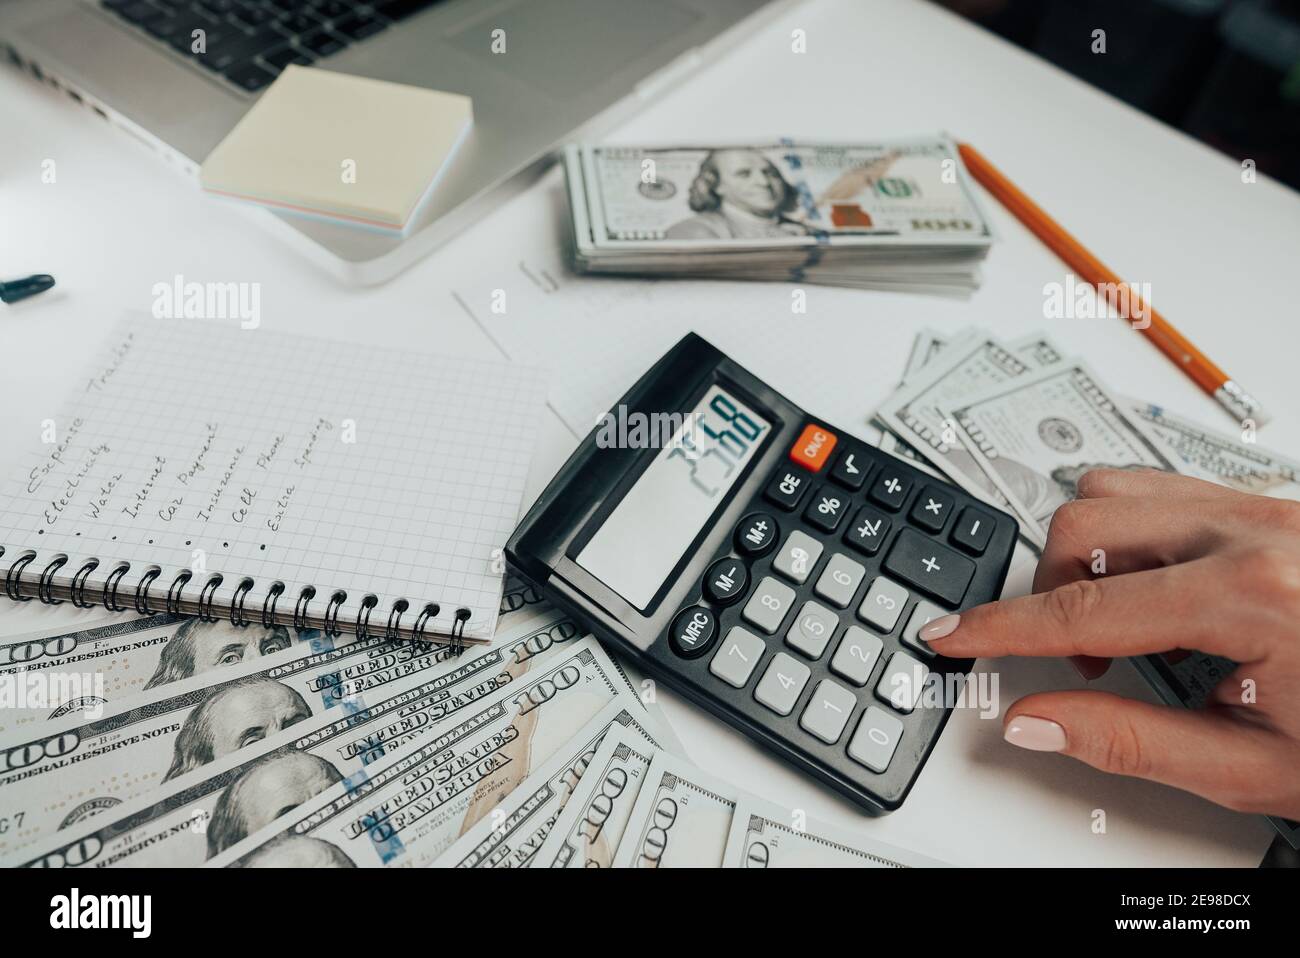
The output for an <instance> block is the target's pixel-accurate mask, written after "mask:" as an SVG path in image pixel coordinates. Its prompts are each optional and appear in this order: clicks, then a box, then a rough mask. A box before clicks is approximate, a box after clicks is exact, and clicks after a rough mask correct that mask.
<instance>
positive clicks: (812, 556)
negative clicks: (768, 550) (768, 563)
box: [772, 529, 822, 584]
mask: <svg viewBox="0 0 1300 958" xmlns="http://www.w3.org/2000/svg"><path fill="white" fill-rule="evenodd" d="M821 554H822V544H821V543H820V542H818V541H817V540H816V539H814V538H813V537H812V536H810V535H808V533H806V532H800V531H799V530H798V529H796V530H795V531H794V532H792V533H790V535H789V536H788V537H787V538H786V540H785V544H784V545H782V546H781V551H780V552H778V553H777V554H776V558H775V559H773V560H772V568H773V569H775V570H776V571H777V572H779V573H781V575H783V576H785V577H786V578H787V579H789V580H790V581H791V582H794V583H797V584H803V583H804V582H807V581H808V576H810V575H812V570H813V566H815V565H816V564H817V560H818V559H820V558H821Z"/></svg>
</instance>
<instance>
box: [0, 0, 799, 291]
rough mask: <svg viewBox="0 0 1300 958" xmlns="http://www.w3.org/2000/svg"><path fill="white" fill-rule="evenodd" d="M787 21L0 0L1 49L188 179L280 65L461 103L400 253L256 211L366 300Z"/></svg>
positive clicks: (351, 5) (706, 12)
mask: <svg viewBox="0 0 1300 958" xmlns="http://www.w3.org/2000/svg"><path fill="white" fill-rule="evenodd" d="M785 5H786V4H785V3H772V4H769V3H767V2H766V0H497V2H492V0H368V2H365V3H361V2H354V0H0V49H2V50H3V52H5V53H7V54H8V56H9V59H10V60H12V61H13V62H14V63H15V64H16V65H18V66H19V67H22V68H25V69H27V70H28V71H30V72H31V73H32V74H34V75H35V76H36V77H38V78H39V79H41V80H43V81H44V82H47V83H49V84H51V85H53V86H56V87H58V88H60V89H62V90H64V91H65V92H66V93H67V94H68V96H69V97H71V98H72V99H73V100H75V101H77V102H79V103H81V104H83V105H85V106H87V107H89V108H90V109H92V110H93V111H94V112H95V113H97V114H99V115H100V116H101V117H103V118H104V119H106V120H108V121H109V122H111V123H113V124H115V125H117V126H119V127H122V128H123V129H125V130H127V131H128V132H130V133H132V134H134V135H135V136H136V137H138V138H140V139H142V140H144V141H145V142H146V143H148V144H149V145H151V146H152V147H154V148H155V149H157V150H159V151H160V152H162V153H164V154H165V155H166V156H168V157H169V158H171V159H173V160H175V161H177V162H178V163H180V165H181V166H182V168H183V169H185V170H186V171H187V172H189V173H191V174H197V170H198V166H199V164H201V163H202V162H203V159H204V158H205V157H206V156H207V155H208V153H209V152H210V151H211V150H212V148H213V147H214V146H216V145H217V144H218V143H219V142H220V141H221V139H222V138H223V137H224V136H225V135H226V133H227V132H229V130H230V129H231V128H232V127H233V126H234V124H235V123H236V122H237V121H238V120H239V118H240V117H241V116H242V115H243V114H244V111H246V110H247V109H248V108H249V107H250V106H251V105H252V104H253V103H254V102H255V100H256V98H257V96H258V94H259V92H260V91H261V90H263V89H265V88H266V86H267V85H268V84H270V83H271V81H272V80H274V79H275V76H276V74H278V73H279V72H280V70H282V69H284V67H285V66H286V65H287V64H289V63H302V64H312V65H314V66H317V67H320V68H322V69H326V70H338V71H341V72H344V73H353V74H360V75H363V76H370V77H376V78H379V79H383V80H393V81H397V82H400V83H409V84H415V85H419V86H428V87H433V88H435V89H441V90H451V91H454V92H457V93H464V94H467V95H468V96H470V97H472V98H473V101H474V127H473V130H472V133H471V135H470V138H469V139H468V141H467V142H466V143H465V145H464V146H463V147H462V148H461V149H460V150H459V151H458V153H457V156H456V158H455V160H454V161H453V164H452V168H450V169H449V170H448V171H447V173H446V174H445V175H444V178H443V180H442V182H440V183H439V185H438V187H437V190H436V192H435V193H434V195H433V196H432V197H431V198H430V199H429V201H428V202H427V203H425V204H424V208H423V210H422V211H421V213H420V214H419V218H418V219H417V221H416V222H415V223H414V224H413V226H412V228H411V230H410V231H409V233H408V235H407V236H406V237H405V238H401V239H397V238H392V237H387V236H382V235H379V234H374V233H369V232H366V231H363V230H356V229H349V228H347V227H343V226H336V225H333V224H329V223H322V222H318V221H314V220H309V219H305V218H301V217H295V216H292V215H289V214H281V213H272V212H268V211H266V210H261V209H252V210H250V212H251V214H252V215H254V216H255V217H256V218H258V219H260V220H262V221H263V222H264V223H266V224H267V225H269V226H270V227H271V228H273V229H274V230H276V231H277V232H278V233H281V234H282V235H283V236H285V237H286V238H287V239H289V240H290V241H292V242H293V243H294V244H295V245H298V246H299V247H301V248H302V249H303V250H304V251H305V252H307V253H308V254H309V255H310V256H312V258H313V259H315V260H316V261H318V262H319V263H320V264H321V265H323V266H324V267H326V268H327V269H330V270H331V271H332V272H334V273H335V274H337V275H338V276H339V277H340V278H342V279H344V280H345V281H348V282H352V283H359V284H369V283H377V282H382V281H383V280H386V279H388V278H389V277H391V276H393V275H394V274H395V273H397V272H398V271H400V270H401V269H403V268H405V267H406V266H409V265H410V264H411V263H413V262H415V261H416V260H417V259H418V258H419V257H420V256H422V255H424V254H425V253H428V252H429V251H430V250H432V249H433V248H434V247H436V246H437V245H439V244H440V243H442V242H444V241H445V240H447V239H448V238H449V237H450V236H452V235H454V234H455V233H456V232H458V231H460V230H461V229H464V228H465V227H466V226H469V225H470V224H472V223H473V222H474V221H475V220H476V219H478V218H480V217H481V216H482V215H483V214H484V213H485V212H486V211H487V209H488V208H489V207H490V205H493V204H495V203H497V202H499V201H500V200H501V199H502V198H503V197H504V196H506V195H509V193H511V192H513V191H516V190H518V189H521V188H522V187H523V186H525V185H527V183H528V182H529V181H530V180H531V179H532V178H533V177H535V176H536V175H537V174H539V173H540V172H541V171H542V170H543V169H544V167H545V165H546V164H547V162H548V161H549V160H550V159H551V157H552V156H553V155H554V153H555V151H556V150H557V148H558V147H559V146H560V145H562V144H563V143H564V142H565V141H566V140H570V139H574V138H579V137H590V136H594V135H595V134H596V133H598V132H599V131H600V130H601V129H603V128H605V127H607V126H609V125H610V124H612V123H614V122H617V121H618V120H619V119H621V118H622V117H624V116H627V115H630V113H631V112H632V111H634V110H635V109H636V107H637V105H638V104H640V103H643V102H645V101H646V100H650V99H653V98H654V97H655V95H656V94H658V93H660V92H661V91H662V90H663V89H665V88H666V87H667V86H668V85H669V84H671V83H673V82H675V81H677V80H680V79H682V78H683V77H685V76H686V75H688V74H689V73H691V72H692V71H693V69H694V68H695V67H697V66H701V65H703V64H705V63H707V62H708V61H709V60H710V59H711V58H712V57H713V56H714V55H715V51H720V50H721V49H723V48H725V46H727V45H729V44H730V43H732V42H734V41H735V40H736V39H738V37H739V35H741V34H742V33H744V32H747V31H749V30H752V29H756V28H757V26H758V25H759V24H760V22H765V21H766V20H767V19H769V18H770V17H771V16H774V15H775V12H776V10H777V9H778V8H781V7H784V6H785ZM763 7H765V8H766V9H765V10H764V11H763V13H762V15H759V16H754V15H753V14H755V12H756V11H758V10H759V8H763ZM196 30H202V31H203V33H202V34H201V36H202V37H203V39H204V44H203V47H204V49H203V52H202V53H196V52H194V48H195V47H196V46H197V44H195V42H194V38H195V36H196V35H195V31H196Z"/></svg>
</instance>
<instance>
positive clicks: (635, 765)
mask: <svg viewBox="0 0 1300 958" xmlns="http://www.w3.org/2000/svg"><path fill="white" fill-rule="evenodd" d="M639 738H640V737H639V736H638V735H636V734H635V733H632V732H630V731H629V732H626V733H625V732H623V731H622V730H620V729H617V728H615V729H611V730H610V732H609V734H608V735H606V736H605V738H604V740H603V741H602V742H601V743H600V748H598V749H596V754H595V755H594V756H593V757H592V759H591V761H590V762H589V763H588V764H587V768H586V770H585V771H584V772H583V774H582V779H581V781H579V782H578V784H577V786H576V788H575V789H574V792H573V795H572V796H571V797H570V798H569V800H568V802H567V803H566V804H565V806H564V809H563V810H562V811H561V812H560V815H559V817H558V818H557V819H556V820H555V824H554V825H553V826H552V828H551V830H550V832H549V833H548V834H547V836H546V841H545V842H543V843H542V847H541V848H540V849H539V850H538V852H537V858H536V860H535V861H534V862H533V864H534V866H535V867H539V868H543V867H544V868H609V867H610V866H611V865H612V864H613V863H614V852H615V851H617V850H618V845H619V841H620V840H621V839H622V838H623V832H624V830H625V829H626V828H627V823H628V819H629V818H630V817H631V815H632V806H633V805H635V804H636V798H637V795H638V794H639V793H640V791H641V785H642V783H643V782H644V781H645V775H646V771H647V770H648V769H649V768H650V761H651V759H652V758H653V756H654V754H655V749H654V748H650V747H648V746H647V745H646V744H645V743H643V742H641V741H640V740H639Z"/></svg>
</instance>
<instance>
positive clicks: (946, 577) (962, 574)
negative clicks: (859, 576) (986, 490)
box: [885, 529, 975, 605]
mask: <svg viewBox="0 0 1300 958" xmlns="http://www.w3.org/2000/svg"><path fill="white" fill-rule="evenodd" d="M885 571H886V572H888V573H890V574H891V575H893V576H894V577H896V578H898V579H902V580H903V581H904V582H907V583H909V584H910V585H914V586H916V587H917V588H918V589H920V590H921V591H922V592H928V593H929V594H930V595H932V596H934V597H935V598H937V599H942V600H943V601H944V602H946V603H948V605H956V604H957V603H959V602H961V597H962V596H963V595H965V594H966V586H968V585H970V580H971V578H972V577H973V576H974V575H975V563H974V562H972V561H971V560H970V559H967V558H966V557H965V556H963V555H958V554H957V553H956V552H954V551H953V550H951V549H949V548H947V547H946V546H941V545H939V544H938V543H937V542H935V541H934V540H933V539H931V538H930V537H929V536H927V535H922V534H921V533H920V532H917V531H916V530H915V529H903V530H901V531H900V532H899V533H898V537H897V538H896V539H895V540H894V547H893V548H892V549H890V550H889V555H888V557H887V558H886V559H885Z"/></svg>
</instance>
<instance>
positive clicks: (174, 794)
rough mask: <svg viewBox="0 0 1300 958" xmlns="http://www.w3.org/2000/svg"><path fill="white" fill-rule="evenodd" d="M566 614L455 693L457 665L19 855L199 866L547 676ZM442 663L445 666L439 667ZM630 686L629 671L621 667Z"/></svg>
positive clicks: (562, 642)
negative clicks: (487, 673) (373, 767)
mask: <svg viewBox="0 0 1300 958" xmlns="http://www.w3.org/2000/svg"><path fill="white" fill-rule="evenodd" d="M561 625H567V623H566V622H565V621H564V620H557V621H555V622H553V623H552V625H551V626H550V627H549V629H545V630H541V631H535V632H533V633H531V634H528V635H520V636H516V641H515V642H514V643H513V644H512V645H511V646H510V654H509V656H508V658H507V660H506V661H504V662H503V663H502V667H501V668H500V670H499V671H496V672H495V673H494V674H492V675H490V676H488V677H485V678H483V680H482V681H480V682H479V683H478V684H476V685H474V686H473V687H471V688H462V689H461V691H459V692H457V693H456V694H451V695H449V694H447V689H448V686H449V685H452V684H455V683H454V682H452V681H449V679H454V678H455V676H454V674H451V673H448V674H443V675H436V674H432V672H425V673H416V674H414V675H410V676H407V677H406V678H404V679H401V680H399V681H397V682H395V683H393V684H392V685H391V686H389V687H386V688H384V689H382V690H381V694H380V695H372V696H370V697H368V698H367V697H363V696H357V697H356V698H355V699H354V700H352V701H350V702H349V703H348V704H347V707H346V708H345V709H339V710H332V711H330V712H327V713H325V714H323V715H318V716H313V717H312V718H310V719H307V720H305V721H304V722H302V723H300V724H299V725H296V726H292V727H290V728H288V729H286V730H285V731H283V732H281V733H279V734H278V735H275V736H272V737H271V738H268V739H265V740H264V741H263V742H261V743H258V744H257V745H255V746H250V747H248V748H246V749H242V750H240V751H238V752H234V753H231V754H230V755H227V756H225V757H224V758H222V759H219V760H217V761H215V762H212V763H211V764H209V765H204V766H202V767H200V768H198V769H195V770H194V771H193V772H190V773H187V774H186V775H182V776H180V777H179V778H176V779H174V780H172V781H169V782H166V783H164V784H163V785H162V786H161V787H160V788H159V789H157V790H154V791H151V792H149V793H147V794H145V795H141V796H139V797H138V798H136V799H134V800H132V801H128V802H124V803H122V804H121V805H118V806H115V807H114V808H112V809H110V810H108V811H106V812H105V813H103V814H100V815H96V816H94V817H93V818H90V819H87V820H85V821H82V822H80V823H78V824H76V825H73V826H70V827H68V828H67V829H64V830H61V831H59V832H57V833H56V834H55V835H53V836H49V837H48V838H46V839H44V840H42V841H38V842H35V843H33V844H31V845H27V846H24V847H23V848H22V849H20V850H19V851H18V852H17V853H16V854H15V855H14V856H11V863H12V864H20V865H32V864H42V865H51V864H52V865H58V866H60V867H73V866H75V867H96V868H102V867H122V866H129V867H141V866H156V865H169V866H190V865H201V864H203V862H204V861H206V860H207V859H208V858H210V857H212V856H214V855H217V854H219V853H220V852H222V851H223V850H225V849H226V848H229V847H231V846H232V845H234V844H236V843H237V842H239V841H242V840H243V839H244V838H246V837H247V836H248V835H249V834H251V833H252V832H254V831H256V830H257V829H259V828H261V827H263V826H264V825H266V824H268V823H269V822H271V821H272V820H274V819H275V818H276V817H277V816H279V815H281V814H283V813H285V812H286V811H287V810H289V809H291V808H293V807H295V806H297V805H299V804H301V803H302V802H303V801H305V800H307V799H309V798H311V797H312V796H314V795H316V794H319V793H320V792H322V791H324V790H325V789H326V788H328V787H329V786H331V785H333V784H335V783H337V782H339V781H342V780H344V779H346V778H347V777H348V776H350V775H354V774H355V773H356V772H358V771H360V770H361V769H362V768H364V767H366V766H368V765H371V764H374V763H376V762H378V761H380V760H381V759H383V758H384V757H385V756H387V755H391V754H393V753H394V752H396V751H398V750H401V749H402V748H404V747H405V746H407V745H408V744H410V743H412V742H414V741H415V740H417V739H422V738H426V737H428V736H430V735H434V734H437V730H438V729H439V728H441V727H443V726H444V725H446V724H448V723H449V722H452V721H461V718H458V716H467V715H469V716H472V715H476V714H477V715H480V716H483V715H488V714H490V713H491V711H492V710H493V708H494V706H493V704H492V703H493V702H495V701H496V700H499V699H501V698H502V697H503V696H505V695H506V693H507V692H509V693H510V694H511V695H514V696H518V695H527V694H530V693H531V692H532V691H535V688H534V687H535V686H539V684H540V685H541V686H542V687H544V683H545V682H546V679H545V676H544V675H543V674H542V672H541V670H543V669H544V668H545V667H546V665H547V663H548V662H549V661H550V659H552V658H555V657H557V656H559V655H561V654H563V652H564V650H565V649H568V648H569V647H570V646H571V645H572V644H573V642H572V639H570V638H569V635H568V630H567V629H564V630H562V631H561V630H558V629H557V627H558V626H561ZM434 671H436V670H434ZM619 677H620V679H621V680H622V682H623V685H624V689H625V690H628V691H630V685H628V683H627V679H626V676H624V675H622V673H619Z"/></svg>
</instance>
